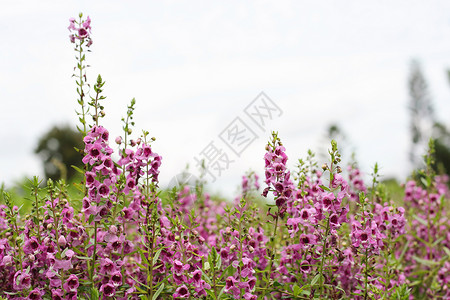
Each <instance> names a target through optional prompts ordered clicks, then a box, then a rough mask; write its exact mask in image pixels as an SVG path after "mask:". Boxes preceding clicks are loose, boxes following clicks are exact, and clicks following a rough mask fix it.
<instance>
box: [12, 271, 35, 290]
mask: <svg viewBox="0 0 450 300" xmlns="http://www.w3.org/2000/svg"><path fill="white" fill-rule="evenodd" d="M13 285H14V289H15V290H16V291H22V290H27V289H29V288H30V286H31V276H30V274H28V273H26V272H24V271H17V272H16V274H14V284H13Z"/></svg>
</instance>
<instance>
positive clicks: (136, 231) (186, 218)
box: [0, 14, 450, 300]
mask: <svg viewBox="0 0 450 300" xmlns="http://www.w3.org/2000/svg"><path fill="white" fill-rule="evenodd" d="M69 30H70V32H71V34H70V40H71V42H72V43H73V44H74V45H75V51H76V53H77V59H78V61H77V65H76V68H75V70H76V74H75V75H74V76H75V77H76V84H77V91H78V95H79V99H78V104H79V107H80V109H79V112H78V117H79V121H80V126H79V127H78V130H79V131H80V132H81V133H82V135H83V137H84V144H85V148H84V149H80V153H81V154H82V156H83V159H82V160H83V163H84V169H77V171H79V172H80V173H81V174H82V175H83V181H82V182H81V183H80V184H79V185H78V188H79V193H78V194H77V193H68V192H67V186H66V184H65V183H64V182H62V181H59V182H54V181H52V180H49V181H48V182H47V185H46V187H42V185H41V182H40V181H39V179H38V178H34V179H33V180H32V181H31V187H30V188H31V199H32V202H33V207H32V210H31V212H30V213H29V214H26V215H24V214H22V213H21V210H20V209H19V208H18V207H17V206H15V203H14V202H13V200H12V199H11V197H10V195H9V194H8V193H7V192H5V191H2V195H1V197H0V200H1V201H2V202H3V203H4V204H1V205H0V296H1V297H2V299H151V300H154V299H182V298H186V299H246V300H256V299H450V221H449V215H450V214H449V199H450V192H449V189H448V183H449V179H448V178H447V177H446V176H444V175H437V174H435V173H434V172H433V169H432V168H431V166H432V164H433V142H432V141H430V145H429V151H428V154H427V155H426V156H425V157H424V159H425V166H426V167H425V168H424V170H421V171H418V172H417V174H416V176H414V178H416V181H413V180H410V181H407V182H406V183H405V184H404V185H403V188H404V194H405V197H404V199H391V198H390V196H389V194H388V193H387V192H386V189H385V188H384V186H383V185H382V184H380V183H379V182H378V178H379V174H378V167H377V166H376V165H375V167H374V170H373V174H372V180H371V182H369V183H365V182H364V181H363V178H362V175H361V174H360V171H359V169H358V167H357V165H356V163H355V164H352V165H350V166H341V165H340V164H341V156H340V154H339V150H338V146H337V144H336V142H335V141H331V146H330V150H329V161H328V162H325V163H324V164H323V165H322V162H321V163H320V164H319V163H318V162H316V161H315V158H314V154H313V153H311V152H309V153H308V156H307V157H306V158H305V159H303V160H302V159H301V160H299V163H298V168H297V169H296V170H295V171H291V170H289V169H288V168H287V167H286V162H287V160H288V157H287V155H286V154H285V151H286V149H285V148H284V146H283V144H282V142H281V139H280V137H279V135H278V133H275V132H274V133H273V134H272V136H270V137H269V142H268V144H267V146H266V154H265V155H264V157H261V163H264V164H265V174H264V176H263V178H261V179H262V180H261V182H260V178H259V177H258V175H257V174H255V173H253V172H250V173H248V174H246V175H244V176H243V177H242V188H241V194H240V195H237V197H236V198H235V199H234V200H233V201H228V202H227V201H225V202H223V201H222V202H221V201H217V200H214V199H212V198H211V197H210V196H209V195H208V194H207V193H205V192H204V189H203V184H204V183H203V182H197V185H196V186H188V185H186V186H180V187H178V188H174V189H173V190H171V191H163V190H162V189H160V188H159V186H158V175H159V167H160V166H161V163H162V161H163V160H162V157H161V156H160V155H159V154H157V153H156V152H155V149H154V147H153V146H152V142H153V141H154V138H150V137H149V133H148V132H146V131H143V132H142V134H141V135H137V136H134V137H133V127H134V122H133V111H134V105H135V102H134V100H133V101H132V102H131V104H130V105H129V106H128V110H127V113H126V117H125V118H123V119H122V122H123V135H122V136H119V137H116V138H110V136H109V132H108V130H107V129H106V128H104V127H103V126H102V125H101V120H102V117H103V116H104V114H105V113H104V107H103V105H104V104H103V102H104V99H105V97H104V95H103V94H102V92H103V91H102V88H103V85H104V82H103V80H102V78H101V77H100V76H98V78H97V81H96V82H95V83H94V84H93V85H92V88H91V89H90V93H87V94H85V93H86V90H87V83H86V70H87V65H86V54H87V53H88V51H87V50H88V48H90V46H91V45H92V39H91V37H90V32H91V20H90V18H89V17H87V19H84V18H83V15H82V14H80V16H79V19H78V20H75V19H70V26H69ZM113 147H115V148H116V150H114V149H113ZM114 155H116V156H118V157H119V159H118V160H115V159H114V157H115V156H114ZM260 184H261V186H260ZM261 195H262V198H261ZM264 197H265V198H270V199H271V198H272V197H273V199H274V201H269V200H267V201H261V199H264ZM268 203H269V204H268Z"/></svg>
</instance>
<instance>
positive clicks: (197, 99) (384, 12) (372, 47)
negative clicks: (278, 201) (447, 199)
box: [0, 0, 450, 196]
mask: <svg viewBox="0 0 450 300" xmlns="http://www.w3.org/2000/svg"><path fill="white" fill-rule="evenodd" d="M79 12H83V13H84V14H85V16H87V15H89V16H90V18H91V20H92V23H91V26H92V39H93V45H92V46H91V48H90V49H91V50H92V52H91V53H89V54H87V57H86V59H87V64H89V65H90V66H91V67H90V68H89V69H88V71H87V79H88V82H90V83H91V84H93V83H94V82H95V79H96V78H97V75H98V74H101V75H102V77H103V79H104V80H105V81H106V85H105V86H104V94H105V95H106V96H107V99H106V100H105V102H104V105H105V112H106V117H105V118H104V119H102V124H103V125H104V126H105V127H106V128H107V129H108V130H109V131H110V133H111V144H113V139H114V138H115V137H116V136H118V135H121V127H122V124H121V122H120V119H121V118H122V117H123V116H125V114H126V109H127V105H128V104H129V103H130V100H131V99H132V98H133V97H134V98H136V102H137V104H136V112H135V119H134V120H135V122H136V126H135V128H134V133H136V134H139V133H140V132H141V129H145V130H148V131H149V132H150V135H151V136H154V137H156V141H155V142H154V143H153V150H154V151H155V152H157V153H159V154H160V155H162V157H163V161H162V167H161V169H160V170H161V175H160V180H161V186H162V187H165V186H167V185H168V184H169V182H170V181H171V180H172V179H173V177H174V176H175V175H177V174H179V173H181V172H182V171H183V169H184V168H185V167H186V165H190V172H192V173H194V174H198V173H197V170H196V168H195V167H196V159H195V158H199V157H200V156H201V155H200V154H201V153H202V151H204V150H205V148H206V147H207V146H208V145H210V143H211V142H213V143H214V144H215V145H216V146H217V148H219V149H221V150H222V153H227V154H228V155H229V157H230V159H231V160H233V162H231V163H230V164H229V165H228V166H227V168H226V169H225V170H223V171H222V172H221V174H220V175H219V176H216V181H215V182H214V184H212V185H210V187H209V188H210V190H211V191H213V192H217V193H221V194H223V195H226V196H229V195H233V194H234V192H235V191H236V187H237V186H238V185H239V183H240V180H241V175H243V174H244V173H245V172H246V171H248V170H254V171H256V172H257V173H259V174H260V175H261V176H262V175H263V174H264V173H263V172H264V161H263V155H264V152H265V149H264V148H265V145H266V143H267V140H268V139H269V138H270V134H271V131H272V130H275V131H278V132H279V137H280V138H281V140H282V141H283V143H284V145H285V147H286V149H287V154H288V156H289V161H288V164H289V165H290V166H291V167H294V166H295V165H296V163H297V161H298V159H299V158H304V157H306V153H307V150H308V149H312V150H313V151H314V152H316V153H317V157H318V160H319V164H322V163H323V162H325V161H326V159H327V158H326V153H327V149H328V148H329V141H330V139H331V138H335V139H336V140H337V141H338V145H339V146H340V147H341V149H342V152H343V155H344V158H345V159H346V161H349V160H350V157H351V155H352V153H354V157H355V159H356V160H357V161H358V163H359V165H360V167H361V169H362V171H363V173H365V174H370V173H371V171H372V167H373V165H374V164H375V162H378V164H379V165H380V167H381V174H382V175H383V176H384V178H385V179H387V178H396V179H398V181H399V182H403V181H404V180H405V178H406V176H408V174H409V173H410V172H411V171H412V170H413V169H414V168H415V167H417V166H419V165H420V155H421V154H424V152H425V149H426V145H427V140H428V138H429V137H431V136H434V137H435V138H439V143H440V146H439V147H441V148H440V149H441V150H439V151H440V153H441V156H442V161H443V164H442V165H445V160H446V159H447V160H446V163H447V165H448V163H449V162H448V157H449V156H450V154H449V151H448V149H449V146H450V141H449V134H448V128H449V127H450V118H449V116H450V84H449V83H450V80H449V78H450V77H449V75H448V70H449V69H450V38H449V37H450V2H448V1H395V2H393V1H376V2H374V1H372V2H370V3H368V2H356V1H321V2H320V3H319V2H316V3H311V2H307V1H270V2H269V1H226V2H212V1H164V2H163V1H132V2H128V1H126V2H125V1H111V0H109V1H95V3H94V2H93V1H76V2H73V3H70V4H69V3H66V2H61V1H45V0H41V1H39V2H35V1H20V0H15V1H4V2H2V7H1V10H0V34H1V36H2V42H1V43H0V97H1V104H2V108H1V110H0V115H1V118H0V128H1V129H0V139H1V141H2V142H1V145H2V147H1V148H0V182H3V183H5V185H6V187H12V186H14V185H17V184H21V183H22V182H23V180H24V178H25V177H30V176H33V175H39V176H40V177H41V178H45V176H47V177H55V178H58V177H60V176H61V175H62V176H64V177H66V178H69V177H70V176H71V175H72V171H71V170H70V169H71V168H70V165H71V164H75V162H76V160H77V158H76V153H75V157H73V155H74V153H73V152H72V153H71V151H70V150H71V149H72V148H73V146H76V147H82V145H81V146H80V145H79V144H78V146H77V145H76V143H77V141H79V139H78V137H77V135H76V131H75V132H72V131H74V130H76V129H75V125H77V116H76V114H75V110H76V109H78V104H77V102H76V99H77V93H76V86H75V78H72V77H71V75H72V73H73V68H74V66H75V65H76V60H75V52H74V51H73V44H71V43H70V41H69V31H68V30H67V27H68V25H69V21H68V20H69V18H70V17H77V15H78V13H79ZM262 91H263V92H264V93H265V95H267V97H269V98H270V99H271V100H272V101H273V103H275V104H276V106H278V108H279V109H280V114H277V115H276V116H274V117H273V118H271V119H270V120H267V123H266V124H265V126H264V127H263V128H260V127H258V126H257V125H256V123H254V122H253V123H252V121H251V120H250V119H249V118H248V115H246V114H245V108H246V107H247V106H248V105H250V104H251V103H252V101H253V100H254V99H255V98H256V97H257V96H258V95H259V94H260V92H262ZM236 117H239V118H241V120H242V121H243V122H245V123H246V125H247V126H248V127H249V128H250V129H251V130H253V132H254V138H253V140H252V142H251V143H250V144H249V145H248V147H246V148H245V150H244V151H242V153H240V154H239V156H238V155H236V154H235V153H234V152H232V151H231V150H230V149H229V148H228V146H227V145H226V144H225V143H224V142H223V140H222V139H221V138H220V135H221V133H222V132H224V130H226V128H229V125H230V124H231V123H232V121H233V120H234V119H235V118H236ZM68 145H69V146H70V147H67V146H68ZM446 151H447V152H446ZM74 160H75V162H74ZM447 171H448V168H447ZM216 175H218V174H216ZM207 179H208V178H207Z"/></svg>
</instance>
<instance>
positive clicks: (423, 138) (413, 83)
mask: <svg viewBox="0 0 450 300" xmlns="http://www.w3.org/2000/svg"><path fill="white" fill-rule="evenodd" d="M408 87H409V96H410V103H409V107H408V108H409V111H410V113H411V119H410V130H411V135H412V144H411V148H410V152H409V159H410V161H411V162H412V164H413V165H414V167H417V166H418V165H419V164H420V163H421V162H422V158H421V154H422V153H424V152H425V149H426V148H427V145H428V140H429V139H430V137H431V133H432V132H431V130H432V128H433V123H434V112H433V107H432V104H431V98H430V95H429V92H428V84H427V82H426V80H425V77H424V76H423V73H422V69H421V67H420V64H419V62H418V61H417V60H413V61H412V62H411V66H410V74H409V79H408Z"/></svg>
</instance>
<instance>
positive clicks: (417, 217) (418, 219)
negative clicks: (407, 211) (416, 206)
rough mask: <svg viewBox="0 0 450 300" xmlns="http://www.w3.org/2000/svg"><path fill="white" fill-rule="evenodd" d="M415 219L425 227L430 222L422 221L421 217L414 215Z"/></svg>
mask: <svg viewBox="0 0 450 300" xmlns="http://www.w3.org/2000/svg"><path fill="white" fill-rule="evenodd" d="M413 218H414V219H416V220H417V221H419V223H420V224H422V225H424V226H428V222H427V221H426V220H424V219H422V218H421V217H419V216H417V215H414V216H413Z"/></svg>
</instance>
